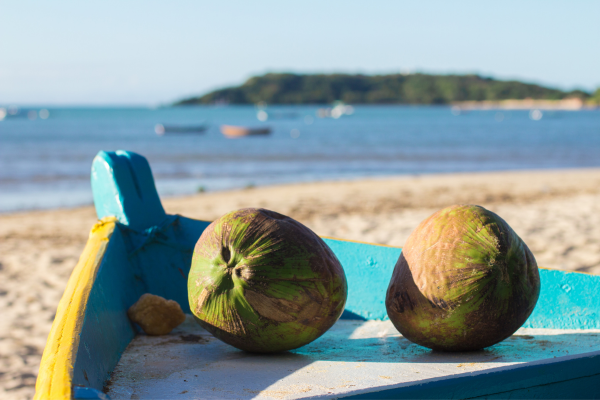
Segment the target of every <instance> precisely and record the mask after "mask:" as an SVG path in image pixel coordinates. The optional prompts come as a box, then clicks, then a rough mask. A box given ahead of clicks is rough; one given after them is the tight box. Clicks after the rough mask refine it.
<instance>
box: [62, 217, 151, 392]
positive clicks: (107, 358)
mask: <svg viewBox="0 0 600 400" xmlns="http://www.w3.org/2000/svg"><path fill="white" fill-rule="evenodd" d="M144 292H145V287H144V284H143V282H142V280H141V279H140V276H139V273H138V272H136V270H135V269H134V268H133V266H132V265H131V263H130V262H129V260H128V258H127V251H126V248H125V243H124V237H123V235H122V233H121V231H120V230H119V229H115V231H114V232H113V234H112V236H111V238H110V240H109V244H108V247H107V249H106V253H105V254H104V258H103V259H102V263H101V265H100V268H99V270H98V273H97V275H96V279H95V281H94V284H93V287H92V290H91V292H90V297H89V299H88V303H87V308H86V311H85V317H84V320H83V326H82V329H81V334H80V342H79V348H78V351H77V357H76V360H75V363H74V368H73V385H80V386H84V387H90V388H93V389H97V390H102V387H103V385H104V382H105V381H106V379H108V378H109V376H110V373H111V372H112V370H113V368H114V367H115V365H116V364H117V362H118V361H119V358H120V356H121V354H122V353H123V351H124V350H125V348H126V347H127V345H128V344H129V342H130V341H131V339H133V337H134V336H135V334H136V331H135V329H134V326H133V324H132V323H131V322H130V321H129V318H128V317H127V309H128V308H129V307H130V306H131V305H132V304H133V303H134V302H136V301H137V300H138V298H139V297H140V296H141V295H142V294H143V293H144Z"/></svg>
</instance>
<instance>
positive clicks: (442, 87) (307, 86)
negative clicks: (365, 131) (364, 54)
mask: <svg viewBox="0 0 600 400" xmlns="http://www.w3.org/2000/svg"><path fill="white" fill-rule="evenodd" d="M566 97H579V98H583V99H586V98H589V97H590V95H589V94H588V93H586V92H583V91H579V90H578V91H573V92H564V91H561V90H557V89H551V88H546V87H543V86H539V85H533V84H528V83H523V82H518V81H500V80H496V79H492V78H485V77H482V76H479V75H428V74H407V75H405V74H393V75H374V76H368V75H345V74H331V75H297V74H275V73H271V74H266V75H263V76H256V77H253V78H250V79H248V80H247V81H246V82H245V83H244V84H243V85H241V86H235V87H228V88H224V89H220V90H215V91H213V92H210V93H207V94H205V95H203V96H199V97H192V98H188V99H184V100H181V101H179V102H177V103H176V104H175V105H194V104H218V103H224V104H256V103H260V102H265V103H267V104H329V103H332V102H334V101H336V100H341V101H344V102H346V103H350V104H448V103H452V102H456V101H478V100H506V99H525V98H532V99H544V100H559V99H563V98H566Z"/></svg>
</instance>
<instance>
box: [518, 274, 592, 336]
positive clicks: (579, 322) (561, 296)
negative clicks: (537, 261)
mask: <svg viewBox="0 0 600 400" xmlns="http://www.w3.org/2000/svg"><path fill="white" fill-rule="evenodd" d="M540 280H541V283H542V288H541V291H540V299H539V300H538V303H537V305H536V307H535V309H534V310H533V313H532V314H531V316H530V317H529V319H528V320H527V321H526V322H525V324H524V325H523V326H524V327H526V328H551V329H599V328H600V296H599V295H598V294H599V293H600V276H598V275H588V274H582V273H577V272H567V271H558V270H552V269H540Z"/></svg>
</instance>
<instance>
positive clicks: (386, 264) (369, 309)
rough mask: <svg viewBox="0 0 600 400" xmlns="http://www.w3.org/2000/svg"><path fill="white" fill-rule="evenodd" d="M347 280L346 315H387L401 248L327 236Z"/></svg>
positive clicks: (366, 317) (365, 316)
mask: <svg viewBox="0 0 600 400" xmlns="http://www.w3.org/2000/svg"><path fill="white" fill-rule="evenodd" d="M324 240H325V243H327V245H328V246H329V247H330V248H331V250H332V251H333V252H334V253H335V255H336V257H337V258H338V259H339V260H340V263H341V264H342V267H344V272H345V273H346V279H347V281H348V300H347V302H346V315H345V318H352V317H354V316H359V317H362V318H365V319H379V320H385V319H388V316H387V310H386V308H385V294H386V292H387V287H388V285H389V283H390V279H391V278H392V272H393V271H394V266H395V265H396V261H398V257H400V253H401V251H402V250H401V249H400V248H397V247H388V246H377V245H372V244H366V243H357V242H350V241H344V240H336V239H331V238H324Z"/></svg>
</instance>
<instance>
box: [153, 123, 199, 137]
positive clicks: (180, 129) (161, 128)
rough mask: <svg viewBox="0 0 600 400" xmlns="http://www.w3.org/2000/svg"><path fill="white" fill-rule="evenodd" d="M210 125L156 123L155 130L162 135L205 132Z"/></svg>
mask: <svg viewBox="0 0 600 400" xmlns="http://www.w3.org/2000/svg"><path fill="white" fill-rule="evenodd" d="M207 129H208V125H163V124H156V126H155V127H154V132H156V134H157V135H159V136H162V135H165V134H168V133H204V132H205V131H206V130H207Z"/></svg>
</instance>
